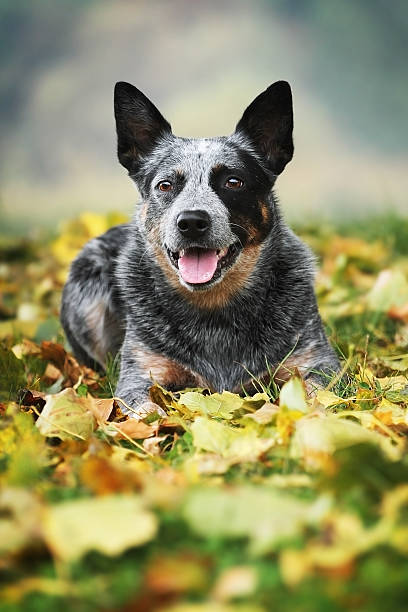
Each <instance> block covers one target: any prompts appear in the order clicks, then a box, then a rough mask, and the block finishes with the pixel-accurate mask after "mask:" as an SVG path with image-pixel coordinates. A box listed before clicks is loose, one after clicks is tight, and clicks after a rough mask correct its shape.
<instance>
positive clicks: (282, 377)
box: [233, 348, 319, 393]
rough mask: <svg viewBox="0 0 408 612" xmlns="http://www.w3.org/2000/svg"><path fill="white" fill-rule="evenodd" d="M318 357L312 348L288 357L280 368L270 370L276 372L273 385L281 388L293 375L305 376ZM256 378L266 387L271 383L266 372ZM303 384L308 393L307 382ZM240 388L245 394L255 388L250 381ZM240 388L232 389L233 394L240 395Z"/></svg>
mask: <svg viewBox="0 0 408 612" xmlns="http://www.w3.org/2000/svg"><path fill="white" fill-rule="evenodd" d="M318 355H319V353H318V351H316V350H315V349H313V348H311V349H307V350H305V351H303V352H302V353H296V354H293V355H290V357H288V358H287V359H286V361H285V362H284V363H283V364H282V365H281V366H279V368H278V366H277V365H275V366H274V367H272V368H271V371H272V373H273V372H275V370H277V371H276V374H275V376H274V381H275V383H276V384H277V385H278V387H281V386H282V385H283V384H284V383H285V382H287V381H288V380H289V378H290V377H291V376H292V375H293V374H296V373H298V374H300V375H304V374H306V373H307V371H308V370H309V369H310V368H313V366H314V364H315V363H316V360H317V358H318ZM277 368H278V369H277ZM256 378H257V380H259V381H260V382H261V383H262V384H263V385H265V386H268V385H269V383H270V382H271V376H270V374H269V372H268V371H265V372H262V373H261V374H259V375H258V376H257V377H256ZM254 382H255V387H256V388H257V387H258V385H257V383H256V381H254ZM305 384H306V388H307V391H308V393H310V390H309V385H308V383H307V381H306V382H305ZM242 386H243V387H244V389H245V390H246V391H247V392H250V391H253V390H254V388H255V387H254V384H253V382H252V379H249V380H247V381H246V382H245V383H243V385H242ZM242 386H241V385H240V386H238V387H236V388H235V389H233V392H234V393H241V391H242ZM313 386H316V383H314V384H313Z"/></svg>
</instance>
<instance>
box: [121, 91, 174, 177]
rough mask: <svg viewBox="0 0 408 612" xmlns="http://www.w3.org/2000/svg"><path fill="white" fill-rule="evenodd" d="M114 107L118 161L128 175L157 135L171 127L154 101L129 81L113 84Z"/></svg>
mask: <svg viewBox="0 0 408 612" xmlns="http://www.w3.org/2000/svg"><path fill="white" fill-rule="evenodd" d="M114 106H115V119H116V132H117V134H118V157H119V161H120V163H121V164H122V166H124V167H125V168H127V170H128V171H129V173H130V174H132V173H133V172H136V171H137V167H138V165H139V162H140V159H141V158H142V157H143V156H145V155H148V154H149V153H150V151H151V150H152V149H153V148H154V146H155V144H156V143H157V141H158V140H159V139H160V137H161V136H163V135H165V134H171V126H170V124H169V123H168V122H167V121H166V119H165V118H164V117H163V116H162V115H161V113H160V112H159V111H158V110H157V108H156V107H155V106H154V104H152V102H150V100H149V99H148V98H146V96H145V95H144V94H143V93H142V92H141V91H139V90H138V89H136V87H133V85H131V84H130V83H125V82H124V81H120V82H119V83H116V85H115V95H114Z"/></svg>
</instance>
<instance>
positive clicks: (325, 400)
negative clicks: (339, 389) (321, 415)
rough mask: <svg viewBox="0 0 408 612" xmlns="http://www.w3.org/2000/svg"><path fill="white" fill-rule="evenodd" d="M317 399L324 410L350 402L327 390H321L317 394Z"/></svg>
mask: <svg viewBox="0 0 408 612" xmlns="http://www.w3.org/2000/svg"><path fill="white" fill-rule="evenodd" d="M316 399H317V401H318V402H319V404H321V405H322V406H323V407H324V408H329V407H330V406H338V405H339V404H344V403H347V402H349V401H350V398H348V399H347V400H345V399H343V398H342V397H339V396H338V395H336V394H335V393H333V392H332V391H326V389H319V390H318V391H317V393H316Z"/></svg>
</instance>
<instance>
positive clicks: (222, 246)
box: [115, 81, 293, 291]
mask: <svg viewBox="0 0 408 612" xmlns="http://www.w3.org/2000/svg"><path fill="white" fill-rule="evenodd" d="M115 117H116V127H117V134H118V156H119V161H120V163H121V164H122V165H123V166H124V167H125V168H126V169H127V170H128V172H129V175H130V177H131V178H132V179H133V180H134V181H135V183H136V185H137V186H138V188H139V190H140V192H141V194H142V197H143V204H142V211H141V214H140V219H141V222H142V223H143V224H144V225H145V228H146V239H147V240H148V242H149V243H150V245H151V246H152V252H153V254H154V256H155V257H156V258H157V260H158V262H159V264H160V265H161V266H162V267H163V268H164V269H165V271H166V274H168V275H169V276H171V280H172V282H173V284H174V283H175V282H177V283H178V284H179V285H180V284H181V286H184V287H186V288H188V289H189V290H190V291H197V290H201V291H210V290H211V289H212V288H213V287H214V286H215V285H217V284H219V283H220V281H222V280H223V279H224V278H228V277H231V278H232V276H233V275H234V274H235V276H236V277H239V272H238V271H239V268H240V263H239V262H240V261H241V266H242V264H245V265H244V267H245V266H246V268H248V265H247V264H248V258H250V259H251V257H252V259H253V258H254V257H257V254H259V250H260V248H261V245H262V243H263V242H264V240H265V239H266V237H267V236H268V234H269V233H270V231H271V229H272V227H273V222H274V221H273V220H274V217H275V215H274V210H273V207H274V201H273V198H271V197H270V193H271V189H272V187H273V184H274V182H275V179H276V177H277V175H278V174H280V173H281V172H282V171H283V169H284V168H285V166H286V164H287V163H288V162H289V161H290V160H291V158H292V155H293V141H292V130H293V113H292V96H291V90H290V86H289V84H288V83H286V82H285V81H278V82H277V83H274V84H273V85H271V86H270V87H269V88H268V89H267V90H266V91H264V92H263V93H261V94H260V95H259V96H258V97H257V98H256V99H255V100H254V101H253V102H252V104H250V106H249V107H248V108H247V109H246V110H245V112H244V114H243V116H242V118H241V119H240V121H239V122H238V124H237V127H236V130H235V132H234V133H233V134H232V135H231V136H228V137H222V138H200V139H187V138H179V137H176V136H174V135H173V133H172V131H171V127H170V124H169V123H168V122H167V121H166V120H165V119H164V117H163V116H162V115H161V114H160V112H159V111H158V110H157V108H156V107H155V106H154V105H153V104H152V103H151V102H150V100H148V98H146V96H144V94H143V93H142V92H140V91H139V90H138V89H136V88H135V87H133V85H130V84H129V83H124V82H120V83H117V84H116V87H115ZM234 270H235V272H234ZM231 275H232V276H231Z"/></svg>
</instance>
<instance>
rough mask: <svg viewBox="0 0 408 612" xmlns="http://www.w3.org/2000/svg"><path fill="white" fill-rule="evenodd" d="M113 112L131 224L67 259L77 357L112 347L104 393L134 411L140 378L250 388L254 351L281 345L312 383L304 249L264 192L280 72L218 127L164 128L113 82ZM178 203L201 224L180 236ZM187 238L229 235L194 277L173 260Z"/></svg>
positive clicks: (323, 344)
mask: <svg viewBox="0 0 408 612" xmlns="http://www.w3.org/2000/svg"><path fill="white" fill-rule="evenodd" d="M115 115H116V125H117V133H118V155H119V160H120V162H121V163H122V164H123V165H124V166H125V167H126V168H127V170H128V171H129V175H130V176H131V178H132V179H133V180H134V181H135V183H136V185H137V186H138V188H139V190H140V193H141V194H142V203H141V204H140V205H138V206H137V210H136V214H135V216H134V219H133V221H132V222H131V223H129V224H125V225H121V226H118V227H115V228H112V229H111V230H109V231H108V232H106V233H105V234H104V235H103V236H100V237H99V238H96V239H94V240H91V241H90V242H89V243H88V244H87V245H86V246H85V248H84V249H83V250H82V252H81V253H80V255H79V256H78V257H77V258H76V260H75V261H74V262H73V264H72V266H71V271H70V275H69V279H68V282H67V284H66V286H65V288H64V292H63V300H62V310H61V320H62V323H63V326H64V328H65V331H66V334H67V337H68V340H69V342H70V344H71V346H72V349H73V352H74V354H75V355H76V356H77V357H78V359H80V360H81V361H83V362H84V363H86V364H89V365H91V366H92V365H94V364H95V363H97V364H99V365H100V366H102V367H103V366H104V365H105V363H106V357H107V355H108V353H110V354H112V355H114V354H116V353H117V352H118V351H119V350H120V359H121V362H120V379H119V383H118V387H117V390H116V394H117V395H118V396H120V397H121V398H122V399H123V400H124V401H125V402H126V403H127V404H129V405H130V406H132V407H133V408H134V409H136V410H137V409H138V408H139V407H140V405H141V404H143V402H145V400H147V398H148V388H149V386H150V385H151V379H152V378H153V379H154V380H155V381H157V382H159V383H161V384H162V385H164V386H166V387H167V388H171V389H177V388H178V389H182V388H184V387H186V386H190V387H191V386H205V387H208V388H210V389H211V390H216V391H222V390H223V389H228V390H231V391H236V392H240V391H241V389H242V385H245V386H246V388H248V390H249V389H250V384H249V375H248V373H247V372H248V371H249V372H251V373H252V374H254V375H256V376H257V377H259V378H264V379H267V377H268V368H267V364H269V366H270V367H271V368H272V369H275V368H276V367H277V366H279V364H280V363H281V362H282V360H284V359H285V357H287V355H288V354H289V353H290V357H289V358H288V359H287V360H286V361H285V364H284V366H282V368H281V369H280V371H279V374H278V378H280V379H285V378H286V377H287V376H288V374H289V371H290V370H292V369H293V368H295V367H297V368H298V369H299V370H300V372H301V373H302V374H303V376H304V378H305V379H306V381H313V382H315V383H318V382H319V380H320V381H321V380H322V378H321V377H320V378H319V375H318V374H316V371H318V372H322V373H323V374H324V373H331V372H333V371H336V370H338V367H339V364H338V360H337V358H336V356H335V354H334V352H333V350H332V349H331V347H330V345H329V343H328V341H327V338H326V335H325V333H324V330H323V327H322V323H321V319H320V316H319V313H318V310H317V305H316V299H315V295H314V290H313V282H314V260H313V256H312V255H311V253H310V251H309V249H308V248H307V247H306V246H305V245H304V244H303V243H302V242H301V240H300V239H299V238H298V237H297V236H296V235H295V234H294V233H293V232H292V231H291V230H290V229H289V228H288V227H287V225H286V224H285V223H284V221H283V220H282V218H281V216H280V213H279V209H278V204H277V202H276V199H275V197H274V194H273V185H274V183H275V180H276V177H277V175H278V174H280V173H281V172H282V170H283V169H284V167H285V165H286V163H287V162H288V161H290V159H291V158H292V154H293V144H292V128H293V118H292V98H291V92H290V87H289V85H288V84H287V83H285V82H283V81H279V82H278V83H275V84H274V85H272V86H271V87H269V88H268V89H267V90H266V91H265V92H263V93H262V94H260V95H259V96H258V97H257V98H256V99H255V100H254V102H253V103H252V104H251V105H250V106H249V107H248V108H247V110H246V111H245V113H244V115H243V117H242V119H241V120H240V122H239V123H238V125H237V128H236V131H235V132H234V134H232V135H231V136H229V137H222V138H208V139H195V140H193V139H186V138H178V137H176V136H174V135H173V134H172V132H171V128H170V125H169V124H168V123H167V121H166V120H165V119H164V118H163V117H162V116H161V114H160V113H159V111H158V110H157V109H156V107H154V106H153V104H152V103H151V102H150V101H149V100H148V99H147V98H146V97H145V96H144V95H143V94H142V93H141V92H140V91H138V90H137V89H136V88H134V87H133V86H132V85H129V84H127V83H118V84H117V85H116V89H115ZM231 177H232V179H233V180H232V181H229V179H230V178H231ZM236 179H238V183H237V181H236ZM163 181H165V182H166V183H165V187H166V190H163V191H162V190H161V188H160V184H161V183H162V182H163ZM169 185H170V187H169ZM231 185H232V186H231ZM184 211H200V213H199V214H202V215H205V216H206V218H208V219H209V227H208V230H206V231H205V232H204V234H203V235H200V236H194V237H193V238H191V237H186V235H185V234H183V233H182V232H181V231H180V228H179V226H178V223H177V219H178V217H179V215H180V214H181V213H183V212H184ZM192 247H194V248H197V247H198V248H202V249H211V250H213V251H214V250H221V249H224V248H226V247H230V250H229V251H228V256H227V257H226V258H225V259H224V260H223V261H224V263H223V264H222V265H221V263H219V264H218V267H217V270H216V272H215V274H214V276H213V278H212V279H211V280H210V281H209V282H207V283H205V284H190V283H188V282H186V281H185V280H183V278H182V276H181V274H180V271H179V269H178V267H177V264H176V263H175V258H176V259H177V257H179V254H180V251H182V250H183V249H187V250H188V249H190V248H192ZM220 262H221V260H220Z"/></svg>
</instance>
